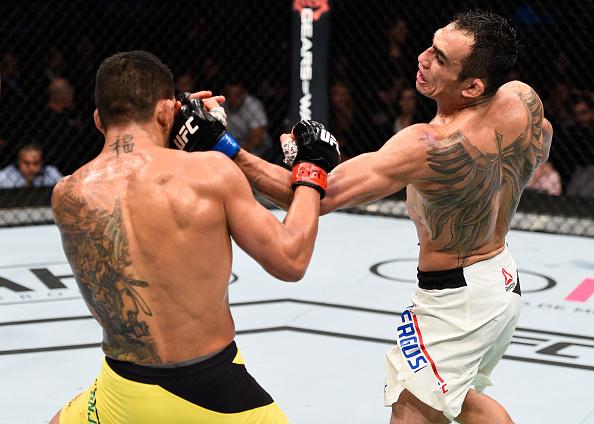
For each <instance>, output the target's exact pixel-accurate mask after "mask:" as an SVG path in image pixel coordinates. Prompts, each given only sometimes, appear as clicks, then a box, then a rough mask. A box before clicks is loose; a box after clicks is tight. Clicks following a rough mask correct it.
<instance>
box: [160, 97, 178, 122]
mask: <svg viewBox="0 0 594 424" xmlns="http://www.w3.org/2000/svg"><path fill="white" fill-rule="evenodd" d="M175 107H176V101H175V99H163V100H159V102H157V107H156V109H155V115H156V117H157V122H159V124H161V125H162V126H164V127H168V126H170V125H171V120H172V119H173V115H174V114H175Z"/></svg>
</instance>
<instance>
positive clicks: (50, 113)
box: [0, 0, 594, 236]
mask: <svg viewBox="0 0 594 424" xmlns="http://www.w3.org/2000/svg"><path fill="white" fill-rule="evenodd" d="M326 5H328V6H329V10H328V11H326V10H325V6H326ZM294 7H313V8H314V9H316V10H320V11H322V10H324V11H325V16H326V17H327V19H328V21H329V31H328V33H329V40H328V41H329V42H328V47H329V48H328V49H327V52H326V54H327V55H328V57H327V63H328V81H327V93H326V95H327V101H328V105H329V110H328V122H326V124H328V125H329V126H330V128H331V129H332V131H333V132H334V133H335V135H336V136H337V138H338V139H339V140H340V142H341V143H342V151H343V153H344V156H345V157H347V158H348V157H353V156H356V155H358V154H360V153H363V152H366V151H371V150H376V149H378V148H379V147H381V145H382V144H383V143H384V142H385V141H386V140H387V139H388V138H389V137H390V136H391V135H393V134H394V133H395V132H397V131H398V130H400V129H401V128H403V127H405V126H407V125H409V124H411V123H415V122H428V121H429V120H431V118H432V117H433V115H434V113H435V104H434V103H433V102H432V101H431V100H429V99H426V98H423V97H420V96H419V95H418V94H417V93H416V91H415V90H414V78H415V74H416V68H417V56H418V54H419V53H420V52H422V51H423V50H425V49H426V48H427V47H428V46H429V45H430V44H431V39H432V36H433V33H434V31H435V30H436V29H438V28H440V27H442V26H444V25H445V24H446V23H447V22H448V21H449V20H450V19H451V17H452V16H453V15H454V14H455V13H456V12H458V11H460V10H463V9H466V8H487V9H490V10H493V11H494V12H496V13H499V14H502V15H504V16H507V17H510V18H511V19H512V20H513V22H514V23H515V25H516V27H517V28H518V31H519V34H520V36H521V39H522V44H523V47H522V50H521V53H520V56H519V60H518V64H517V66H516V69H515V70H514V72H513V73H512V74H511V75H510V76H509V78H510V79H520V80H522V81H525V82H527V83H528V84H530V85H532V86H533V87H534V88H535V90H536V91H537V92H538V93H539V95H540V97H541V99H542V100H543V102H544V105H545V115H546V117H547V118H548V119H549V120H550V121H551V122H552V123H553V126H554V128H555V135H554V140H553V147H552V149H551V154H550V161H549V163H548V164H547V165H546V166H545V167H543V168H542V169H540V170H539V171H538V172H537V175H536V177H537V178H535V180H534V181H533V182H532V184H531V189H529V190H526V192H525V194H524V196H523V198H522V202H521V203H520V207H519V214H518V215H517V216H516V219H515V220H514V228H520V229H527V230H536V231H546V232H553V233H562V234H575V235H585V236H594V225H592V219H593V218H594V122H593V119H594V118H592V116H593V114H594V112H593V109H594V107H593V99H594V98H593V95H594V94H593V93H594V80H593V79H592V72H591V69H592V67H593V66H592V65H593V60H592V58H591V57H592V56H591V52H592V51H594V43H593V42H592V37H591V34H590V32H591V22H592V19H593V18H594V16H593V13H592V12H593V3H592V1H588V0H585V1H568V2H558V1H552V0H538V1H537V0H531V1H514V0H502V1H500V2H492V1H465V2H455V1H437V0H415V1H409V0H400V1H394V0H374V1H365V0H333V1H329V2H327V1H325V0H293V1H289V0H259V1H258V2H248V1H240V0H219V1H217V2H212V1H208V2H207V1H202V0H196V1H180V0H178V1H173V0H162V1H159V2H156V1H149V0H138V1H129V2H116V1H113V0H97V1H93V2H69V1H39V0H32V1H28V2H20V1H13V0H9V1H4V2H2V3H1V4H0V16H2V19H1V20H0V34H1V40H2V42H1V44H0V55H1V56H0V74H1V76H2V88H1V90H2V97H1V98H0V168H1V169H2V170H3V171H6V170H7V168H12V170H11V171H10V172H12V174H11V173H10V172H9V176H10V175H12V177H14V172H15V171H17V169H19V167H21V168H22V167H23V166H24V165H23V164H22V163H21V162H23V158H22V156H24V155H22V154H19V151H20V149H21V148H22V147H23V146H25V145H28V144H31V143H34V144H36V145H38V146H41V148H42V150H43V155H44V162H45V163H46V164H48V165H52V166H55V167H56V169H57V170H58V171H59V172H60V173H61V174H63V175H67V174H70V173H72V172H73V171H74V170H76V169H77V168H78V167H80V166H81V165H83V164H84V163H86V162H88V161H89V160H91V159H92V158H93V157H94V156H96V155H97V154H98V153H99V152H100V150H101V148H102V138H101V136H100V134H99V132H98V131H97V130H96V129H95V128H94V124H93V119H92V113H93V110H94V98H93V97H94V77H95V73H96V70H97V67H98V65H99V63H100V62H101V60H103V59H104V58H106V57H108V56H109V55H111V54H114V53H116V52H118V51H127V50H133V49H144V50H148V51H151V52H152V53H155V54H156V55H157V56H159V57H160V58H161V59H162V60H163V61H164V62H165V63H167V64H168V65H169V66H170V68H171V69H172V71H173V73H174V76H175V80H176V87H177V89H178V91H192V90H198V89H209V90H212V91H214V92H215V93H223V94H226V95H227V96H228V99H230V98H231V97H234V96H245V95H249V96H250V97H251V98H252V99H253V102H254V103H255V105H256V106H254V108H255V109H253V110H255V111H253V112H252V113H253V114H254V116H253V121H254V124H253V125H256V124H257V125H259V126H261V127H262V128H263V129H264V132H263V135H261V138H262V141H261V143H262V144H261V145H262V146H264V147H265V149H263V152H264V153H263V156H265V158H266V159H267V160H270V161H272V162H275V163H280V162H281V152H280V148H279V147H278V143H276V140H278V136H279V135H280V134H281V133H282V132H285V131H287V129H288V128H290V126H291V124H293V123H294V122H290V120H289V119H288V118H287V116H288V111H289V108H290V104H289V103H290V101H291V100H290V99H291V91H292V87H291V84H292V80H291V75H292V73H293V74H294V72H299V71H298V70H296V69H295V61H294V59H295V55H296V54H298V52H299V40H296V38H298V36H297V37H296V34H295V32H294V31H293V28H292V25H291V20H292V18H294V16H295V13H296V12H294V10H293V8H294ZM296 45H297V49H295V46H296ZM314 60H315V58H314ZM238 93H239V94H238ZM256 115H257V116H256ZM246 125H247V126H250V125H248V124H246V123H244V127H245V126H246ZM230 130H231V131H232V132H234V131H236V132H238V133H239V132H242V131H245V128H242V126H241V125H239V126H237V127H236V128H230ZM236 135H237V134H236ZM240 141H242V140H241V139H240ZM254 151H255V150H254ZM27 157H28V158H29V159H30V155H29V156H27ZM7 172H8V171H7ZM17 172H18V171H17ZM0 174H1V176H2V178H5V177H6V172H4V173H2V171H0ZM50 174H51V173H50ZM52 176H54V177H55V175H54V174H51V175H45V174H44V178H45V181H41V182H39V181H38V182H37V183H36V185H44V184H45V185H47V187H45V188H43V187H39V188H7V189H4V190H0V226H10V225H26V224H34V223H48V222H51V221H52V218H51V213H49V209H48V206H49V200H50V196H51V185H52V184H53V182H52V181H53V180H54V179H55V178H54V179H52V178H51V177H52ZM5 179H6V178H5ZM42 180H43V179H42ZM1 184H2V183H1V181H0V186H2V187H11V185H10V184H6V185H1ZM403 200H404V193H397V194H395V195H394V196H392V197H391V198H390V199H387V200H385V201H383V202H378V203H376V204H373V205H368V206H365V207H362V208H357V209H356V211H358V212H364V213H379V214H384V215H394V216H406V211H405V209H404V204H403Z"/></svg>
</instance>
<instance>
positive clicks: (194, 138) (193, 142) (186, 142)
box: [169, 93, 241, 158]
mask: <svg viewBox="0 0 594 424" xmlns="http://www.w3.org/2000/svg"><path fill="white" fill-rule="evenodd" d="M178 100H179V101H180V102H181V103H182V107H181V109H180V110H179V112H178V113H177V115H176V116H175V120H174V121H173V128H172V129H171V136H170V138H169V145H170V147H172V148H177V149H180V150H185V151H187V152H196V151H200V152H205V151H208V150H216V151H219V152H223V153H225V154H226V155H227V156H229V157H230V158H233V157H234V156H235V155H236V154H237V152H238V151H239V149H240V147H241V146H240V145H239V143H238V142H237V141H236V140H235V139H234V138H233V137H232V136H231V134H229V133H228V132H227V131H225V123H224V122H223V119H220V118H219V119H217V118H215V117H214V116H213V115H211V114H210V113H209V112H208V111H207V110H206V108H205V107H204V104H203V103H202V100H200V99H191V100H190V93H183V94H182V95H180V96H179V97H178Z"/></svg>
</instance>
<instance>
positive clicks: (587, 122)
mask: <svg viewBox="0 0 594 424" xmlns="http://www.w3.org/2000/svg"><path fill="white" fill-rule="evenodd" d="M573 120H574V122H575V126H576V127H579V128H590V129H592V128H594V104H593V102H592V98H591V96H590V97H587V96H585V95H583V96H580V97H578V98H577V100H576V101H575V102H574V103H573ZM590 141H593V140H590ZM592 148H593V149H594V142H593V143H592Z"/></svg>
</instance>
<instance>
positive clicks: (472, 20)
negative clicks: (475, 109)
mask: <svg viewBox="0 0 594 424" xmlns="http://www.w3.org/2000/svg"><path fill="white" fill-rule="evenodd" d="M452 23H453V25H454V28H456V29H457V30H460V31H462V32H464V33H465V34H467V35H469V36H472V37H474V44H473V45H472V50H471V52H470V55H469V56H468V58H466V60H465V61H464V64H463V65H462V71H461V72H460V75H459V77H458V79H459V80H460V81H462V80H464V79H466V78H468V77H478V78H483V79H485V81H486V84H485V94H489V93H492V92H494V91H496V90H497V89H498V88H499V87H500V86H501V85H502V84H503V83H504V82H505V79H506V77H507V75H508V74H509V72H510V71H511V70H512V69H513V67H514V65H515V64H516V59H517V57H518V49H519V41H518V38H517V34H516V30H515V28H514V27H513V26H512V25H511V24H510V22H509V21H508V20H507V19H506V18H504V17H501V16H499V15H496V14H494V13H492V12H489V11H485V10H469V11H465V12H462V13H458V14H457V15H456V16H454V18H453V19H452Z"/></svg>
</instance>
